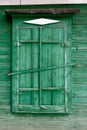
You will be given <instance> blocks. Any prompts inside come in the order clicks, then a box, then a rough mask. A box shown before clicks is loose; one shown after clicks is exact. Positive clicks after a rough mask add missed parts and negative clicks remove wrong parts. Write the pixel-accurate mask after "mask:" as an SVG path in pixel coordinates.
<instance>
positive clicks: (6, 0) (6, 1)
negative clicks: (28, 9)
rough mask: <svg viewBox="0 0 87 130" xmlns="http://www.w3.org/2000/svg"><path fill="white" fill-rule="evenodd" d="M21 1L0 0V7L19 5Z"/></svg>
mask: <svg viewBox="0 0 87 130" xmlns="http://www.w3.org/2000/svg"><path fill="white" fill-rule="evenodd" d="M20 1H21V0H0V5H20Z"/></svg>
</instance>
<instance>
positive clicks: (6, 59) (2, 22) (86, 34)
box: [0, 5, 87, 130]
mask: <svg viewBox="0 0 87 130" xmlns="http://www.w3.org/2000/svg"><path fill="white" fill-rule="evenodd" d="M55 7H57V5H56V6H55ZM59 7H64V6H63V5H61V6H59ZM66 7H71V6H70V5H67V6H66ZM73 7H75V8H80V14H76V15H75V16H74V17H73V20H72V61H73V62H76V63H77V66H76V67H75V68H73V70H72V98H73V102H72V108H73V109H72V113H71V114H69V115H61V114H60V115H58V114H57V115H55V114H50V115H47V114H45V115H40V114H36V115H34V114H33V115H32V114H29V115H27V114H14V113H12V112H11V88H12V87H11V77H10V76H8V75H7V73H9V72H10V71H11V20H10V19H9V18H8V17H7V16H6V15H5V10H6V9H8V8H9V9H10V8H13V7H1V8H0V130H19V129H21V130H24V129H25V130H38V129H40V130H48V129H50V130H60V129H61V130H87V73H86V72H87V5H73ZM15 8H18V7H15ZM23 8H24V7H23ZM28 8H29V7H28Z"/></svg>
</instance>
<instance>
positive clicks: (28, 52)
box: [7, 9, 74, 113]
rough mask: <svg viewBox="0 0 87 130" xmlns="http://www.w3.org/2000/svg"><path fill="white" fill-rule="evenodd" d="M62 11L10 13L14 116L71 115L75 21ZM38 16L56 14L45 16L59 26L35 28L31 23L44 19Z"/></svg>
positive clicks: (46, 25)
mask: <svg viewBox="0 0 87 130" xmlns="http://www.w3.org/2000/svg"><path fill="white" fill-rule="evenodd" d="M70 10H71V12H72V11H73V10H72V9H70ZM70 10H67V9H66V10H65V9H64V13H67V11H70ZM61 11H63V10H60V9H53V10H50V9H48V10H46V9H45V10H43V9H42V10H7V12H8V13H9V12H10V13H11V16H12V73H10V74H9V75H12V111H13V112H21V113H22V112H23V113H69V112H71V106H72V105H71V96H72V95H71V69H72V66H73V65H74V64H73V63H72V61H71V17H69V15H67V16H68V17H66V16H65V17H59V16H60V15H59V16H58V15H57V13H60V12H61ZM16 12H18V13H24V14H16V15H15V13H16ZM26 12H27V13H31V14H28V15H25V13H26ZM35 12H36V13H40V12H42V13H44V12H45V13H48V12H50V13H55V14H56V15H53V14H50V15H49V14H47V15H43V16H45V18H46V19H52V20H54V21H55V20H58V21H59V22H55V23H50V24H43V25H39V24H35V23H33V24H32V22H31V23H30V22H29V20H33V19H37V18H39V19H40V18H41V16H42V14H41V15H40V14H38V15H37V14H36V15H35V14H32V13H35ZM73 13H74V12H73ZM34 22H35V21H34Z"/></svg>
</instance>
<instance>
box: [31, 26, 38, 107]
mask: <svg viewBox="0 0 87 130" xmlns="http://www.w3.org/2000/svg"><path fill="white" fill-rule="evenodd" d="M38 33H39V29H38V28H36V29H32V36H33V37H32V40H34V39H36V40H38V43H33V44H32V69H35V68H38V61H39V60H38V51H39V50H38V44H39V39H38V38H39V37H38ZM32 78H33V81H32V82H33V83H32V88H38V72H35V73H32ZM38 96H39V89H38V91H32V105H38V103H39V97H38Z"/></svg>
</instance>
